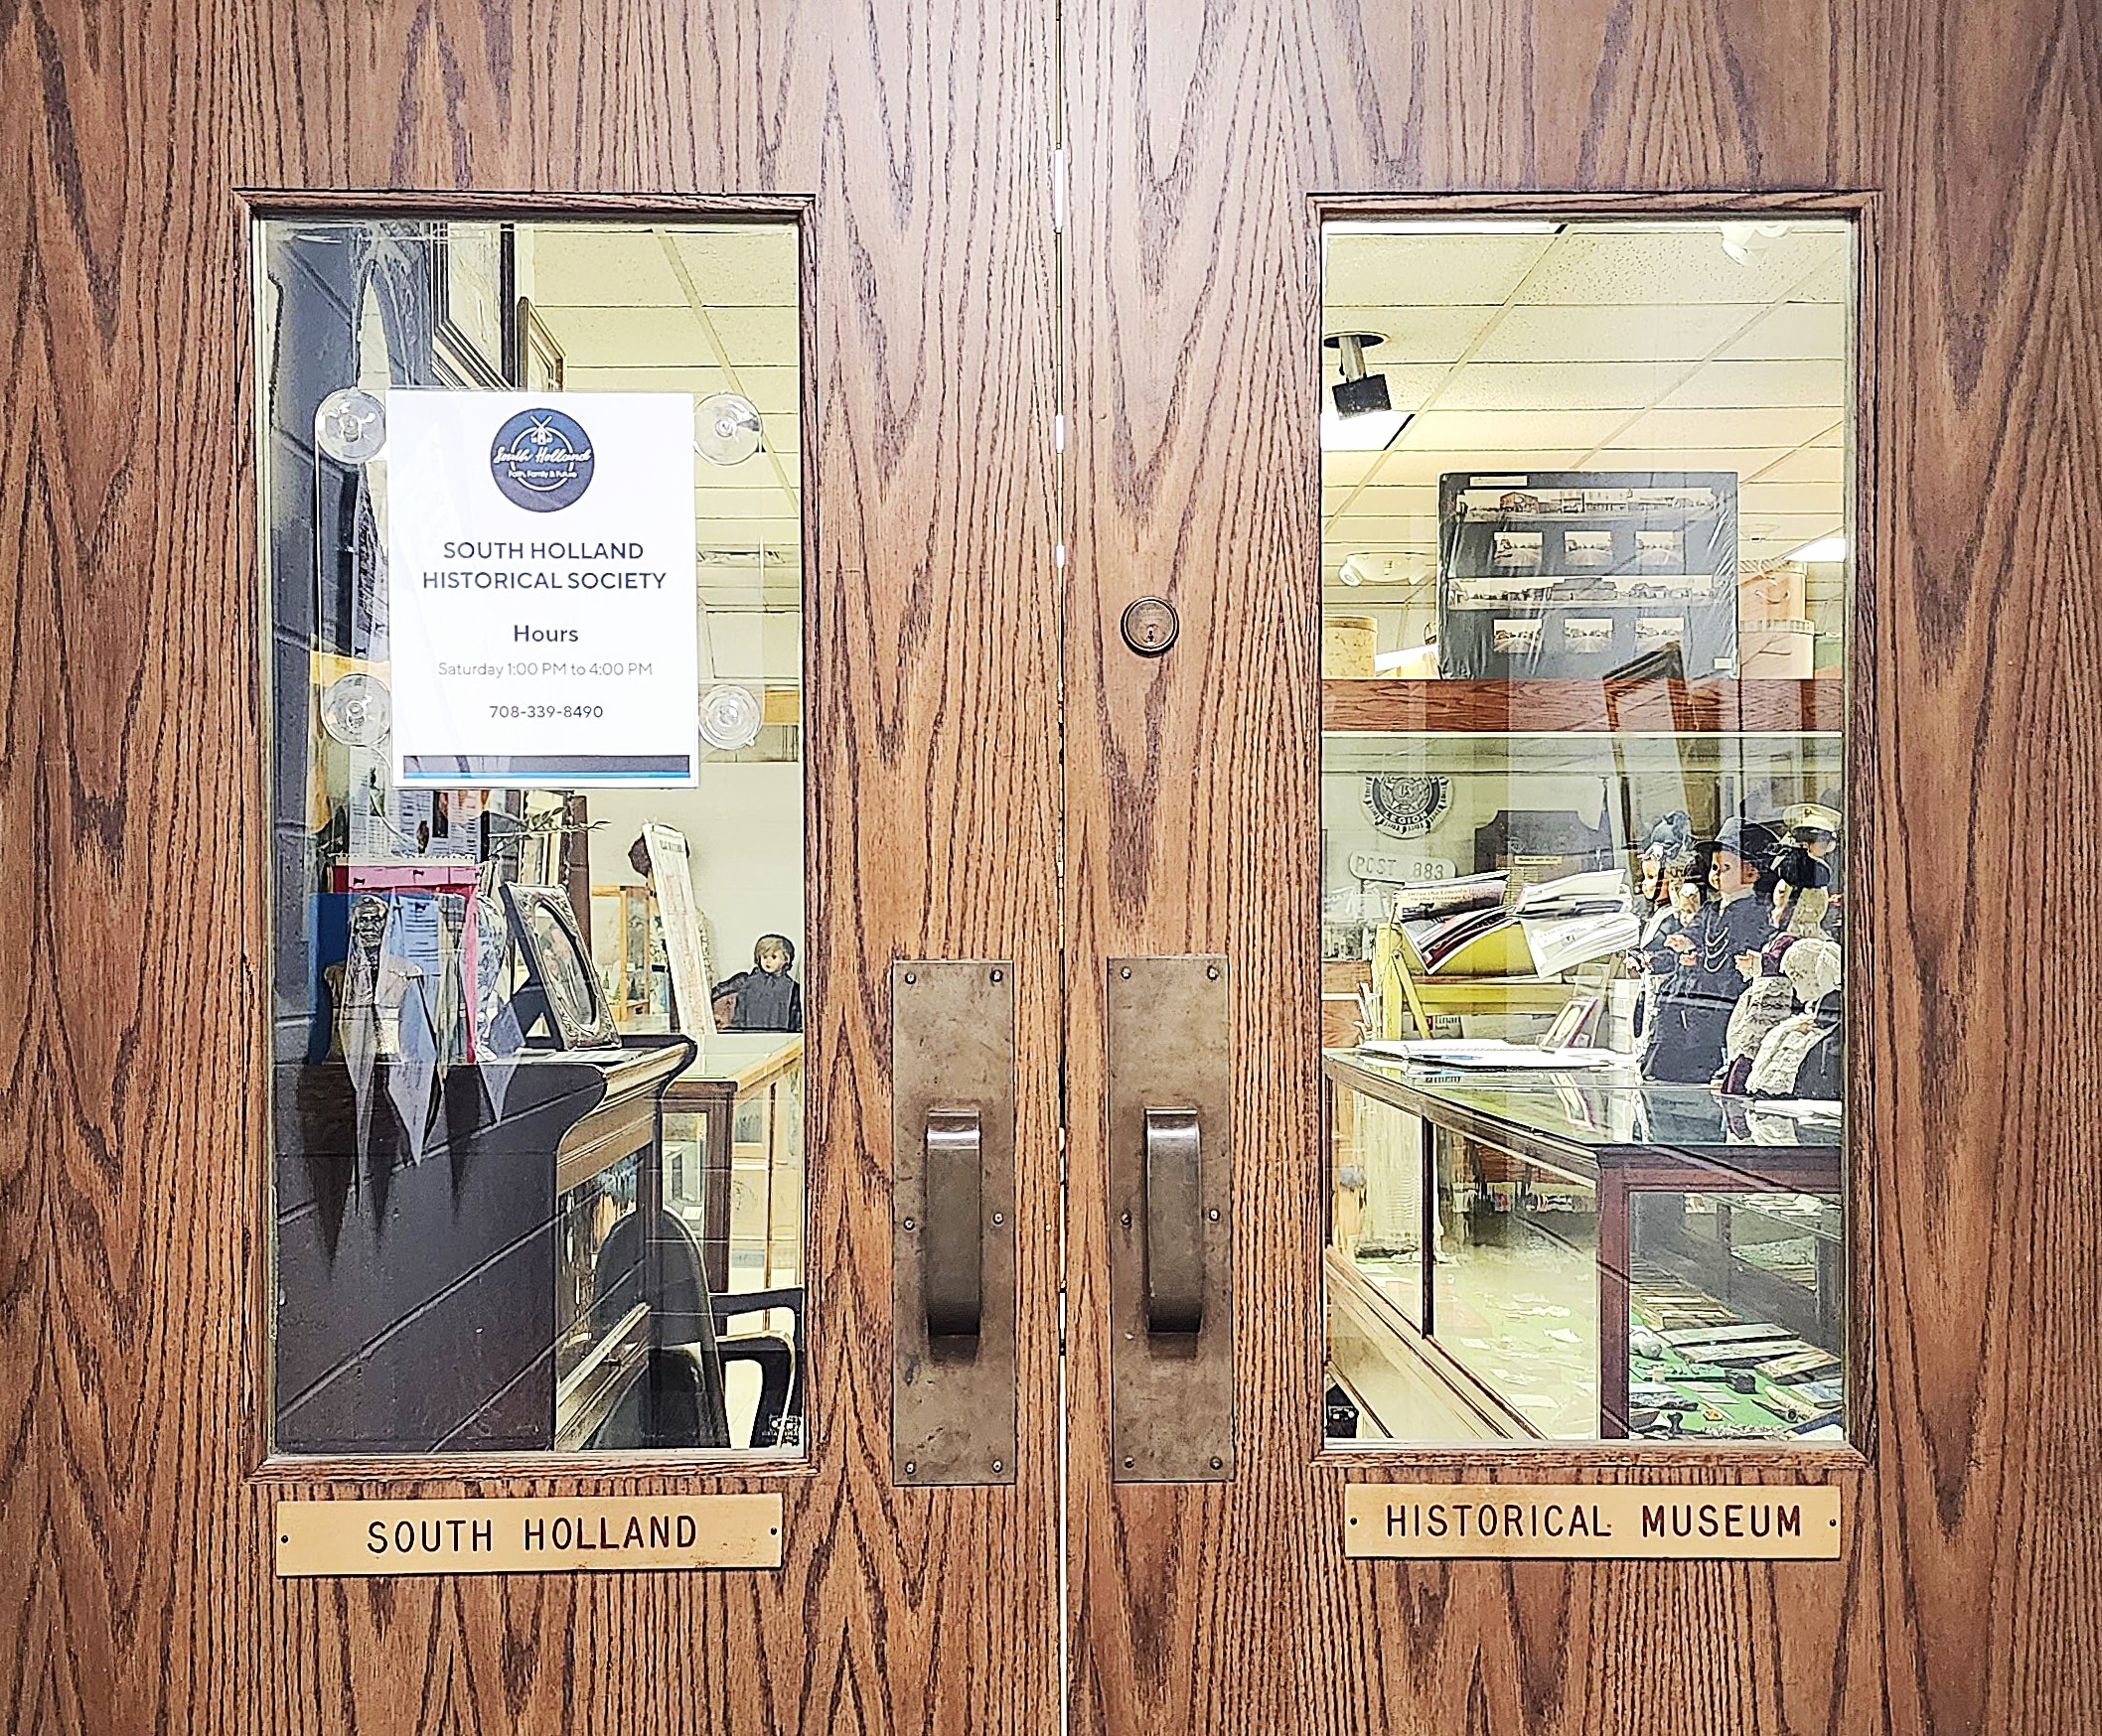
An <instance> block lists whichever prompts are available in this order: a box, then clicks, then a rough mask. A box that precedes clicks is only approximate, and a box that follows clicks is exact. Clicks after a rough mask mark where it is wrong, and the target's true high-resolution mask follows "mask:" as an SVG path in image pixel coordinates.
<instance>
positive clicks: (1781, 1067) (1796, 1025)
mask: <svg viewBox="0 0 2102 1736" xmlns="http://www.w3.org/2000/svg"><path fill="white" fill-rule="evenodd" d="M1842 958H1843V954H1842V953H1841V951H1840V948H1839V945H1838V943H1837V942H1835V941H1832V940H1798V941H1797V942H1796V943H1795V944H1794V945H1793V946H1791V947H1790V948H1789V949H1788V954H1787V956H1786V957H1785V958H1783V959H1782V960H1781V969H1782V972H1783V974H1785V975H1786V976H1787V978H1788V980H1789V982H1790V983H1791V984H1792V985H1793V986H1794V989H1795V995H1796V999H1797V1000H1799V1001H1800V1002H1802V1005H1803V1010H1802V1011H1801V1012H1800V1013H1798V1014H1796V1015H1795V1017H1793V1018H1791V1019H1783V1020H1782V1021H1781V1022H1780V1023H1779V1024H1778V1025H1776V1026H1774V1028H1773V1029H1772V1030H1771V1031H1769V1032H1767V1033H1766V1038H1765V1041H1763V1042H1762V1043H1761V1044H1760V1045H1759V1053H1758V1055H1757V1057H1756V1058H1755V1059H1754V1060H1753V1062H1752V1064H1751V1071H1750V1074H1749V1075H1748V1077H1747V1078H1746V1080H1745V1088H1746V1090H1748V1091H1749V1092H1750V1094H1751V1095H1752V1096H1754V1097H1803V1098H1823V1099H1833V1100H1836V1099H1837V1098H1838V1097H1839V1095H1840V1090H1841V1083H1842V1079H1841V1065H1840V1042H1841V1038H1840V997H1839V986H1840V969H1841V962H1842Z"/></svg>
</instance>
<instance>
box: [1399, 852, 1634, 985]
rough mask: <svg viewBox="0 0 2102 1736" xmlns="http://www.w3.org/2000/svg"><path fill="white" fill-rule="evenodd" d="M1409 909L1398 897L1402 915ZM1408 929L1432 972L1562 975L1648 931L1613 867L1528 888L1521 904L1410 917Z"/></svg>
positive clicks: (1482, 884) (1480, 885)
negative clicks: (1632, 906)
mask: <svg viewBox="0 0 2102 1736" xmlns="http://www.w3.org/2000/svg"><path fill="white" fill-rule="evenodd" d="M1470 879H1471V882H1472V883H1473V884H1474V885H1475V886H1476V888H1477V889H1478V890H1486V883H1488V882H1492V881H1501V880H1504V879H1505V876H1503V875H1502V874H1477V875H1473V876H1471V877H1470ZM1447 884H1453V885H1458V884H1462V883H1460V882H1449V883H1447ZM1401 912H1402V901H1401V900H1400V899H1397V900H1396V914H1397V916H1398V917H1399V916H1401ZM1400 926H1401V931H1402V935H1403V938H1404V940H1405V942H1406V945H1407V948H1408V950H1409V951H1410V952H1411V953H1412V954H1413V955H1414V956H1413V959H1412V962H1413V963H1414V964H1415V965H1416V966H1417V968H1418V973H1419V974H1420V975H1426V976H1438V975H1445V976H1558V975H1560V974H1561V973H1562V972H1563V971H1565V970H1572V969H1575V968H1576V967H1577V965H1579V964H1588V963H1590V962H1591V961H1592V960H1593V959H1597V958H1609V957H1612V956H1613V955H1615V954H1616V953H1620V952H1625V951H1627V950H1628V949H1629V948H1630V947H1632V946H1633V945H1635V944H1636V942H1637V941H1638V940H1640V939H1641V936H1642V925H1641V922H1640V920H1639V919H1638V918H1637V917H1636V916H1635V915H1634V913H1633V912H1632V911H1631V910H1630V909H1629V908H1628V895H1627V885H1626V882H1625V881H1624V880H1623V879H1622V877H1621V875H1620V873H1619V871H1618V870H1616V869H1611V868H1602V869H1594V870H1591V871H1589V872H1586V873H1582V874H1565V875H1563V876H1562V877H1561V878H1560V879H1557V880H1547V881H1542V882H1540V883H1539V884H1538V885H1535V886H1528V887H1526V888H1524V889H1523V890H1522V891H1521V892H1520V893H1519V895H1518V898H1517V901H1516V902H1515V903H1513V904H1504V903H1501V902H1499V903H1496V904H1493V905H1489V904H1476V905H1470V906H1469V907H1467V908H1465V909H1459V910H1451V911H1448V912H1441V913H1438V914H1435V915H1426V916H1422V917H1418V918H1415V919H1413V920H1411V919H1408V918H1403V919H1402V921H1401V924H1400Z"/></svg>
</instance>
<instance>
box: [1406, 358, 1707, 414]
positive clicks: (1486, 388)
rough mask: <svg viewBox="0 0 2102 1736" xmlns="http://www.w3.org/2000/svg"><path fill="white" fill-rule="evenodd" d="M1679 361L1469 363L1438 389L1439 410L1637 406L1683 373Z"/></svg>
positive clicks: (1654, 398)
mask: <svg viewBox="0 0 2102 1736" xmlns="http://www.w3.org/2000/svg"><path fill="white" fill-rule="evenodd" d="M1686 367H1687V364H1686V363H1685V362H1554V363H1552V364H1547V365H1543V364H1541V363H1538V362H1478V361H1477V362H1468V364H1467V365H1466V366H1465V367H1462V368H1461V369H1459V371H1458V372H1457V373H1456V374H1455V375H1454V376H1453V378H1452V381H1451V383H1450V384H1448V385H1447V386H1446V387H1445V389H1444V390H1443V391H1441V392H1440V393H1438V396H1437V407H1438V408H1439V409H1440V410H1639V409H1642V408H1645V407H1646V406H1648V405H1650V404H1653V403H1655V402H1656V401H1657V399H1658V397H1659V395H1660V394H1662V393H1664V392H1666V391H1668V390H1670V389H1671V387H1672V385H1673V384H1674V383H1675V382H1676V381H1677V380H1679V379H1680V378H1681V377H1683V376H1684V374H1685V372H1686Z"/></svg>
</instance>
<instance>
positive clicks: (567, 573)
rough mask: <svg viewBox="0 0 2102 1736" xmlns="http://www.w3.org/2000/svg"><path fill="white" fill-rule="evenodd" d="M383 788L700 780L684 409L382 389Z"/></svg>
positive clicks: (682, 405) (664, 396) (663, 396)
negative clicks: (388, 673) (388, 758)
mask: <svg viewBox="0 0 2102 1736" xmlns="http://www.w3.org/2000/svg"><path fill="white" fill-rule="evenodd" d="M386 419H387V452H386V457H387V465H386V468H387V479H386V481H387V614H388V634H389V640H390V645H389V653H390V656H391V660H392V665H393V666H392V687H393V692H392V700H393V748H394V771H395V777H396V778H397V779H398V780H399V782H400V783H402V784H403V785H405V786H418V785H420V786H424V787H426V788H427V787H433V786H445V785H454V786H468V787H481V788H497V789H504V788H510V789H571V788H582V787H593V786H597V787H605V786H610V785H679V784H692V783H694V782H696V777H697V761H698V753H699V700H698V685H699V683H698V675H697V668H696V662H697V652H696V641H697V634H698V617H697V609H698V603H697V600H696V595H695V591H694V584H693V400H692V397H691V395H690V394H688V393H685V392H538V393H529V392H454V391H408V390H399V389H397V390H394V391H392V392H389V393H388V394H387V400H386Z"/></svg>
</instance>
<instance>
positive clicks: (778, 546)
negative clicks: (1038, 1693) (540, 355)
mask: <svg viewBox="0 0 2102 1736" xmlns="http://www.w3.org/2000/svg"><path fill="white" fill-rule="evenodd" d="M793 234H794V231H793V230H791V229H787V228H785V227H784V226H783V225H780V224H729V225H707V226H692V227H689V226H676V227H670V226H658V225H625V224H623V225H614V224H600V223H594V224H575V225H535V226H534V227H533V228H532V230H531V234H530V264H529V271H530V283H531V288H532V293H533V307H534V310H535V311H536V312H537V313H538V314H539V315H540V317H541V318H542V319H543V320H544V321H545V322H546V324H547V327H548V329H549V330H550V331H551V332H552V333H553V334H554V337H555V341H556V342H557V343H558V344H559V345H560V346H561V348H562V351H563V382H564V385H565V386H566V387H567V388H568V389H570V390H574V391H685V392H690V393H692V394H693V396H694V397H695V398H701V397H705V396H707V395H708V394H709V393H711V392H718V391H739V392H742V393H743V395H745V396H746V397H748V398H750V399H751V400H752V402H753V403H754V405H756V406H757V408H758V410H759V413H760V419H761V423H762V426H763V428H764V434H765V442H766V444H765V447H764V448H763V449H762V451H761V452H760V453H759V454H758V455H756V456H755V457H753V458H750V459H746V460H745V461H744V462H742V463H740V464H737V465H732V466H726V467H722V466H715V465H710V464H708V463H706V462H705V461H701V462H699V463H697V464H696V465H695V475H694V528H695V536H696V540H697V542H698V545H699V547H700V548H701V549H702V550H703V551H704V552H716V553H727V554H735V553H737V552H739V551H751V550H754V549H759V548H764V549H765V550H766V563H765V564H766V569H767V572H766V579H765V581H764V583H763V584H762V583H761V582H760V581H759V580H758V579H757V578H756V576H755V577H754V578H753V579H751V580H748V581H742V582H741V583H740V581H739V580H736V579H730V578H729V577H728V575H727V573H724V574H719V575H717V580H718V582H715V583H709V582H708V580H707V576H706V575H705V574H704V575H703V579H704V589H708V590H709V591H710V593H711V596H712V597H713V598H714V600H715V601H716V602H717V604H718V606H719V605H720V603H721V602H723V601H726V600H727V599H728V597H729V596H730V595H732V594H735V593H737V592H738V591H739V590H740V589H743V590H744V592H745V594H746V595H748V596H749V597H750V598H751V599H752V600H753V601H757V600H759V598H760V596H761V594H762V592H763V593H764V594H765V595H766V596H767V597H769V598H774V597H775V593H777V592H778V591H780V590H781V589H782V581H779V580H777V579H776V577H775V574H776V573H777V572H785V573H791V574H792V573H794V572H796V571H797V570H798V548H799V545H800V541H801V537H802V515H801V510H800V506H799V493H800V490H799V481H800V477H799V459H798V456H797V455H798V453H799V451H800V448H801V421H800V417H799V406H800V401H801V390H802V382H801V368H800V358H799V336H798V331H797V320H798V312H797V301H798V288H797V259H796V249H795V245H794V240H793ZM756 571H757V568H756V565H755V568H754V572H755V575H756ZM794 589H795V587H794V586H793V585H791V586H790V590H791V592H792V593H793V590H794ZM776 600H777V601H778V599H776Z"/></svg>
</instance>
